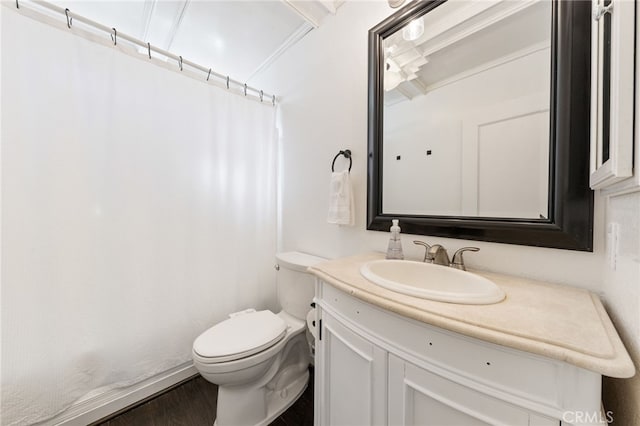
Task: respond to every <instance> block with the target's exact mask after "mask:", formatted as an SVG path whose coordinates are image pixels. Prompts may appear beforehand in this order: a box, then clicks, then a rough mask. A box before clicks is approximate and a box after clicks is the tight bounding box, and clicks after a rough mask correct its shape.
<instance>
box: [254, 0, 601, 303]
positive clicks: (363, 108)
mask: <svg viewBox="0 0 640 426" xmlns="http://www.w3.org/2000/svg"><path fill="white" fill-rule="evenodd" d="M392 12H393V11H392V9H390V8H389V7H388V6H387V3H386V2H383V1H376V2H346V3H345V4H344V5H343V6H342V7H341V8H340V9H339V10H338V13H337V15H336V16H332V17H328V18H327V19H326V20H325V21H324V22H323V25H322V26H321V27H320V28H319V29H316V30H314V31H312V32H311V33H310V34H308V35H307V36H306V37H305V38H304V39H303V40H302V41H301V42H299V43H298V44H297V45H295V46H294V47H293V48H291V49H290V50H288V51H287V52H286V53H285V54H284V55H283V56H281V57H280V58H279V60H278V61H276V62H275V63H274V64H273V65H272V66H271V67H270V68H269V69H268V70H267V71H266V72H265V73H264V74H263V75H261V76H260V78H259V79H256V81H252V83H255V84H259V85H263V86H264V87H270V88H272V90H273V91H275V93H277V94H278V95H279V96H280V97H281V102H280V106H279V108H280V111H279V116H280V117H279V119H280V127H281V141H280V143H281V161H282V170H281V177H282V182H281V186H282V187H281V190H282V194H281V210H282V212H281V215H282V217H281V229H280V232H281V235H280V240H281V246H282V247H281V248H284V249H287V250H292V249H296V250H302V251H307V252H309V253H314V254H318V255H322V256H326V257H330V258H334V257H340V256H346V255H352V254H356V253H360V252H365V251H384V250H386V245H387V239H388V233H385V232H375V231H367V230H366V199H367V196H366V188H367V182H366V177H367V158H366V156H367V36H368V30H369V29H370V28H371V27H373V26H374V25H376V24H377V23H379V22H380V21H381V20H383V19H384V18H386V17H387V16H388V15H390V14H391V13H392ZM585 142H586V141H585ZM346 148H349V149H351V150H352V152H353V168H352V172H351V175H352V182H353V185H354V191H355V203H356V210H357V211H356V215H357V220H356V224H355V226H354V227H339V226H335V225H329V224H327V223H326V216H327V203H328V198H329V197H328V189H329V177H330V173H331V170H330V168H331V160H332V159H333V157H334V156H335V155H336V153H337V152H338V151H339V150H341V149H346ZM342 164H344V163H342ZM336 166H339V164H338V162H336ZM597 201H599V200H597ZM599 204H600V203H597V208H596V210H597V213H596V217H595V235H594V237H595V252H594V253H584V252H573V251H567V250H555V249H546V248H535V247H525V246H516V245H506V244H495V243H485V242H475V241H474V242H469V241H463V240H453V239H444V238H434V237H429V236H409V235H405V236H404V238H403V241H404V249H405V254H406V255H407V256H408V257H412V258H416V259H417V258H422V253H421V251H420V249H419V248H417V247H415V246H414V245H413V244H411V241H412V240H413V239H422V240H426V241H430V242H439V243H442V244H443V245H444V246H445V247H447V248H449V249H450V250H455V249H457V248H460V247H462V246H466V245H470V244H471V245H475V246H478V247H480V248H481V251H480V252H479V253H473V254H472V255H469V256H467V258H466V261H467V263H468V264H469V265H470V266H471V267H476V268H481V269H487V270H494V271H501V272H503V273H507V274H516V275H523V276H527V277H532V278H538V279H543V280H549V281H553V282H560V283H568V284H572V285H576V286H580V287H585V288H590V289H593V290H596V291H598V290H599V289H600V285H601V281H602V264H603V258H604V256H603V247H602V246H603V229H604V228H603V223H602V221H603V219H602V214H601V213H602V212H601V211H600V206H599ZM401 225H402V224H401Z"/></svg>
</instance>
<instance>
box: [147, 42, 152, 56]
mask: <svg viewBox="0 0 640 426" xmlns="http://www.w3.org/2000/svg"><path fill="white" fill-rule="evenodd" d="M147 52H149V59H151V43H149V42H147Z"/></svg>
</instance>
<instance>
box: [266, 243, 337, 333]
mask: <svg viewBox="0 0 640 426" xmlns="http://www.w3.org/2000/svg"><path fill="white" fill-rule="evenodd" d="M324 260H326V259H323V258H321V257H318V256H313V255H311V254H307V253H300V252H297V251H290V252H286V253H278V254H276V261H277V265H278V267H276V270H277V271H278V272H277V276H276V283H277V287H278V302H280V306H281V307H282V310H283V311H285V312H287V313H288V314H290V315H293V316H294V317H296V318H299V319H302V320H304V319H305V318H306V316H307V312H309V310H310V309H311V306H310V304H311V302H312V300H313V296H314V292H315V286H314V283H315V281H314V276H313V275H311V274H309V273H308V272H307V268H308V267H309V266H313V265H315V264H316V263H319V262H322V261H324Z"/></svg>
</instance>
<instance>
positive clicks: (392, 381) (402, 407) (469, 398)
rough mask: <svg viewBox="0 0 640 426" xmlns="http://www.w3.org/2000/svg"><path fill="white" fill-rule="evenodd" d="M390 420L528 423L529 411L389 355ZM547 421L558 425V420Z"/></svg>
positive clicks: (478, 425)
mask: <svg viewBox="0 0 640 426" xmlns="http://www.w3.org/2000/svg"><path fill="white" fill-rule="evenodd" d="M388 409H389V424H390V425H393V426H396V425H407V426H409V425H420V426H447V425H451V426H454V425H465V426H485V425H510V426H528V425H529V424H530V420H531V419H530V412H529V411H527V410H525V409H523V408H521V407H517V406H515V405H512V404H509V403H507V402H504V401H501V400H499V399H496V398H493V397H491V396H488V395H485V394H482V393H480V392H478V391H476V390H474V389H471V388H469V387H466V386H463V385H461V384H458V383H456V382H453V381H451V380H449V379H447V378H445V377H443V376H440V375H438V374H435V373H433V372H430V371H428V370H425V369H422V368H419V367H417V366H415V365H413V364H411V363H409V362H407V361H404V360H403V359H401V358H398V357H396V356H395V355H392V354H390V355H389V408H388ZM538 418H539V417H538ZM549 420H550V422H549V423H546V424H548V425H553V424H555V425H558V422H557V421H556V422H553V421H551V419H549Z"/></svg>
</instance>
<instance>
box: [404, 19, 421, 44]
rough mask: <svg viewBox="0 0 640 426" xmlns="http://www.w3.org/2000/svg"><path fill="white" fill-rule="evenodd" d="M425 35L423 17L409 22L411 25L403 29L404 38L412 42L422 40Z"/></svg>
mask: <svg viewBox="0 0 640 426" xmlns="http://www.w3.org/2000/svg"><path fill="white" fill-rule="evenodd" d="M422 34H424V21H423V20H422V16H421V17H419V18H416V19H414V20H413V21H411V22H409V25H407V26H406V27H404V28H403V29H402V38H404V39H405V40H407V41H412V40H416V39H418V38H420V36H421V35H422Z"/></svg>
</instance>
